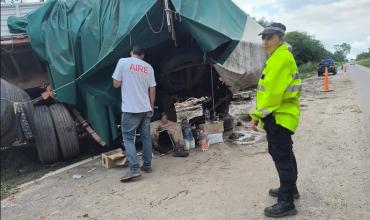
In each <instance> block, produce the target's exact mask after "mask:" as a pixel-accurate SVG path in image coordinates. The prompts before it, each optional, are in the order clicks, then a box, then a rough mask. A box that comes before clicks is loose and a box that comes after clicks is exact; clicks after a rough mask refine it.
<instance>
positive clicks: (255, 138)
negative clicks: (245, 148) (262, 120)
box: [229, 131, 266, 145]
mask: <svg viewBox="0 0 370 220" xmlns="http://www.w3.org/2000/svg"><path fill="white" fill-rule="evenodd" d="M265 137H266V134H265V133H263V132H256V131H237V132H234V133H232V134H231V135H230V136H229V139H230V140H231V141H232V143H234V144H240V145H248V144H254V143H257V142H259V141H262V140H264V139H265Z"/></svg>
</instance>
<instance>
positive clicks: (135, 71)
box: [112, 46, 156, 181]
mask: <svg viewBox="0 0 370 220" xmlns="http://www.w3.org/2000/svg"><path fill="white" fill-rule="evenodd" d="M143 59H144V49H143V48H141V47H139V46H135V47H133V49H132V51H131V57H129V58H122V59H120V60H119V61H118V63H117V66H116V69H115V70H114V73H113V76H112V78H113V86H114V87H115V88H119V87H121V94H122V107H121V108H122V120H121V129H122V136H123V143H124V146H125V153H126V156H127V158H128V161H129V163H130V171H129V172H128V173H127V174H126V175H125V176H123V177H122V178H121V181H127V180H131V179H134V178H137V177H140V176H141V173H140V170H141V171H144V172H151V171H152V168H151V161H152V139H151V135H150V119H151V117H152V114H153V109H154V100H155V86H156V82H155V78H154V70H153V67H152V66H151V65H150V64H148V63H147V62H145V61H144V60H143ZM136 131H138V132H139V133H140V137H141V140H142V143H143V154H142V158H143V165H142V166H141V167H140V166H139V162H138V160H137V158H136V148H135V134H136Z"/></svg>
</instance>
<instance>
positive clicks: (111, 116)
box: [8, 0, 247, 144]
mask: <svg viewBox="0 0 370 220" xmlns="http://www.w3.org/2000/svg"><path fill="white" fill-rule="evenodd" d="M169 4H170V7H171V9H172V15H173V16H174V18H176V27H175V29H176V31H179V32H181V33H186V32H187V33H190V34H191V35H192V36H193V38H194V39H195V40H196V42H197V44H198V46H199V47H200V48H201V50H202V51H204V52H205V53H208V52H212V51H214V50H216V49H217V48H219V47H220V46H222V45H225V44H227V45H228V46H227V47H225V51H224V56H227V54H229V53H230V52H231V51H232V48H233V47H235V45H236V43H237V42H238V41H239V40H240V38H241V37H242V34H243V31H244V28H245V24H246V20H247V15H246V14H245V13H244V12H243V11H242V10H241V9H239V8H238V7H237V6H236V5H235V4H234V3H233V2H232V1H231V0H169ZM8 26H9V29H10V31H11V32H17V33H22V32H23V33H24V32H25V33H27V34H28V37H29V40H30V43H31V46H32V48H33V49H34V51H35V52H36V53H37V54H38V55H39V56H40V58H41V59H42V60H43V61H45V63H46V64H47V67H48V72H49V78H50V81H51V83H52V86H53V89H55V90H56V91H55V97H56V99H57V100H58V101H60V102H65V103H68V104H70V105H73V106H75V107H77V108H78V109H79V110H80V111H81V113H82V114H83V115H84V116H85V117H87V119H88V121H89V122H90V123H91V125H92V126H93V128H94V129H95V130H96V131H97V133H98V134H99V135H100V136H101V137H102V138H103V139H104V140H105V141H106V142H107V143H108V144H112V141H113V140H114V139H116V138H117V137H118V133H119V130H118V129H117V126H116V125H117V124H119V119H120V118H119V116H120V102H121V99H120V93H119V90H117V89H114V88H113V87H112V80H111V75H112V72H113V70H114V67H115V64H116V63H117V61H118V59H119V58H121V57H127V56H128V53H129V50H130V48H131V47H132V46H133V45H141V46H143V47H145V48H151V47H154V46H156V45H158V44H160V43H162V42H164V41H168V40H170V39H171V35H170V34H169V32H168V28H167V20H166V14H165V10H164V1H162V0H157V1H156V0H136V1H133V0H100V1H96V0H49V1H47V2H46V3H45V4H44V5H43V6H41V7H40V8H38V9H37V10H36V11H34V12H32V13H30V14H28V15H26V16H25V17H21V18H17V17H9V19H8ZM219 61H220V62H221V63H222V59H221V58H220V60H219Z"/></svg>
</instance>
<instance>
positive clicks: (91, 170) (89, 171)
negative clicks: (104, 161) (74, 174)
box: [87, 167, 96, 173]
mask: <svg viewBox="0 0 370 220" xmlns="http://www.w3.org/2000/svg"><path fill="white" fill-rule="evenodd" d="M94 170H96V167H94V168H92V169H90V170H88V171H87V172H88V173H91V172H93V171H94Z"/></svg>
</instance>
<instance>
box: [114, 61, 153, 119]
mask: <svg viewBox="0 0 370 220" xmlns="http://www.w3.org/2000/svg"><path fill="white" fill-rule="evenodd" d="M112 78H113V79H115V80H119V81H121V82H122V84H121V94H122V112H130V113H140V112H148V111H151V110H152V107H151V106H150V99H149V87H154V86H156V85H157V84H156V82H155V78H154V70H153V67H152V66H151V65H150V64H148V63H147V62H145V61H143V60H141V59H138V58H135V57H130V58H122V59H120V60H119V61H118V63H117V66H116V69H115V70H114V73H113V76H112Z"/></svg>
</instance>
